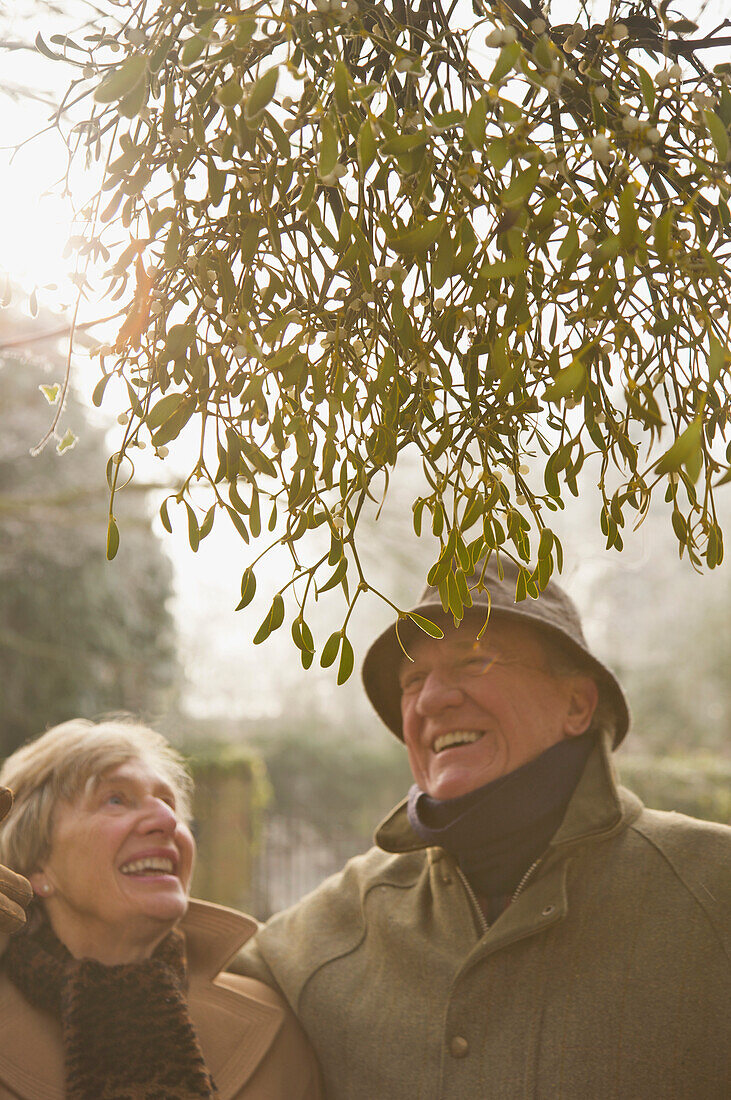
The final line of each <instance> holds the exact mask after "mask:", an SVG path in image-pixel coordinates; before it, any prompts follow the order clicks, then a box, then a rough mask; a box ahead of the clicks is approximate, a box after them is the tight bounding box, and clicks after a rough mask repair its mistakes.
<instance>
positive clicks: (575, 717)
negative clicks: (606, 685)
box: [564, 676, 599, 737]
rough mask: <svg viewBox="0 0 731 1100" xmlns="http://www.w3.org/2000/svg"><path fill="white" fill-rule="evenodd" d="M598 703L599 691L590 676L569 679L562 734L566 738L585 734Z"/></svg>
mask: <svg viewBox="0 0 731 1100" xmlns="http://www.w3.org/2000/svg"><path fill="white" fill-rule="evenodd" d="M598 702H599V689H598V687H597V686H596V682H595V680H594V679H593V678H592V677H591V676H573V677H572V678H571V696H570V699H569V709H568V713H567V715H566V723H565V725H564V732H565V734H566V736H567V737H578V736H579V734H582V733H586V731H587V730H588V728H589V726H590V725H591V720H592V718H593V717H594V711H595V710H596V708H597V703H598Z"/></svg>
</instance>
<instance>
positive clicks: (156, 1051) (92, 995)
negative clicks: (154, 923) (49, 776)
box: [3, 919, 218, 1100]
mask: <svg viewBox="0 0 731 1100" xmlns="http://www.w3.org/2000/svg"><path fill="white" fill-rule="evenodd" d="M31 923H36V922H31ZM3 965H4V967H5V970H6V972H7V974H8V977H9V978H10V979H11V981H12V982H13V983H14V984H15V985H16V986H17V988H18V989H19V990H20V992H21V993H22V994H23V995H24V996H25V997H26V999H27V1000H28V1001H30V1003H31V1004H32V1005H33V1006H34V1007H35V1008H38V1009H41V1010H42V1011H44V1012H50V1013H51V1014H52V1015H54V1016H55V1017H56V1018H57V1019H60V1021H61V1029H62V1034H63V1046H64V1054H65V1062H66V1097H67V1100H162V1098H163V1097H164V1100H212V1098H214V1097H216V1096H217V1095H218V1093H217V1090H216V1086H215V1085H214V1083H213V1080H212V1078H211V1075H210V1074H209V1072H208V1070H207V1069H206V1064H205V1062H204V1060H203V1054H202V1051H201V1048H200V1044H199V1042H198V1036H197V1035H196V1033H195V1028H194V1027H193V1024H192V1022H191V1019H190V1016H189V1015H188V999H187V989H186V987H187V973H186V963H185V940H184V937H183V935H182V933H180V932H177V931H173V932H170V934H169V935H168V936H166V937H165V939H164V940H163V941H162V943H161V944H160V945H159V946H158V948H157V949H156V951H155V953H154V954H153V956H152V957H151V958H150V959H146V960H145V961H144V962H140V963H132V964H130V965H125V966H104V965H103V964H102V963H100V962H97V961H96V960H94V959H75V958H73V956H72V955H71V954H70V953H69V952H68V951H67V950H66V948H65V947H64V946H63V944H62V943H61V942H60V941H59V940H58V939H57V937H56V936H55V934H54V932H53V930H52V929H51V926H50V925H49V923H48V921H47V920H45V919H44V920H42V921H40V922H38V923H36V927H35V928H33V929H32V930H28V931H25V932H22V933H20V934H19V935H17V936H13V937H12V938H11V940H10V942H9V944H8V948H7V950H6V952H5V956H4V958H3Z"/></svg>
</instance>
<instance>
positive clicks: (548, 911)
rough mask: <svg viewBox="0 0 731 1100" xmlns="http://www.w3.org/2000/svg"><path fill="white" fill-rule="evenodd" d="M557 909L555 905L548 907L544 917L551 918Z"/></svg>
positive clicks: (544, 911)
mask: <svg viewBox="0 0 731 1100" xmlns="http://www.w3.org/2000/svg"><path fill="white" fill-rule="evenodd" d="M555 908H556V906H555V905H547V906H546V908H545V909H544V910H543V914H542V915H543V916H544V917H550V915H551V913H552V912H553V911H554V909H555Z"/></svg>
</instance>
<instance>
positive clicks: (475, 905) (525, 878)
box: [455, 853, 545, 936]
mask: <svg viewBox="0 0 731 1100" xmlns="http://www.w3.org/2000/svg"><path fill="white" fill-rule="evenodd" d="M544 854H545V853H544ZM542 861H543V856H539V857H538V859H536V860H534V861H533V863H531V865H530V867H529V868H528V870H527V871H526V872H525V874H524V875H523V877H522V879H521V880H520V882H519V883H518V885H517V886H516V888H515V890H514V892H513V894H512V896H511V898H510V902H509V904H510V905H512V904H513V902H514V901H515V900H516V898H518V897H519V896H520V895H521V894H522V893H523V890H524V889H525V888H526V886H527V885H528V881H529V880H530V877H531V875H532V874H533V872H534V871H535V869H536V867H538V865H539V863H541V862H542ZM455 867H456V868H457V874H458V875H459V877H460V879H461V881H462V885H463V886H464V888H465V890H466V891H467V897H468V898H469V899H470V902H471V903H472V908H473V910H474V912H475V913H476V915H477V920H478V921H479V924H480V927H481V928H482V935H483V936H484V935H485V933H486V932H489V931H490V925H489V924H488V923H487V920H486V918H485V914H484V913H483V912H482V907H481V906H480V903H479V901H478V900H477V895H476V894H475V891H474V890H473V889H472V887H471V886H470V884H469V882H468V881H467V877H466V875H465V873H464V871H463V870H462V868H461V867H460V866H459V864H458V863H455Z"/></svg>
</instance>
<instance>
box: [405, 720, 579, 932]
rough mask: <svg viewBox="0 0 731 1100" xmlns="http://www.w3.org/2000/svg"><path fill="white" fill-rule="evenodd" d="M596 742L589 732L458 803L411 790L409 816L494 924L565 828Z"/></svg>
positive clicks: (480, 788)
mask: <svg viewBox="0 0 731 1100" xmlns="http://www.w3.org/2000/svg"><path fill="white" fill-rule="evenodd" d="M595 741H596V738H595V735H594V734H593V733H584V734H582V735H581V736H579V737H571V738H568V739H567V740H565V741H559V743H558V744H557V745H553V746H552V747H551V748H550V749H547V750H546V752H544V753H542V754H541V755H540V756H538V757H536V759H535V760H531V761H529V763H527V764H524V765H523V766H522V767H521V768H517V769H516V770H515V771H514V772H509V773H508V775H504V776H501V777H500V778H499V779H495V780H493V782H492V783H486V784H485V786H484V787H478V788H477V790H475V791H470V792H469V794H465V795H462V796H461V797H459V798H449V799H444V800H440V799H437V798H431V797H430V796H429V795H428V794H425V792H424V791H422V790H421V789H420V788H419V787H417V786H416V785H414V786H413V787H412V788H411V790H410V791H409V799H408V815H409V822H410V823H411V827H412V828H413V830H414V832H415V833H416V834H417V836H419V837H420V838H421V840H423V841H424V842H425V843H426V844H428V845H430V846H432V845H434V846H438V847H440V848H444V850H445V851H447V852H449V853H450V855H452V856H453V857H454V859H455V860H456V861H457V863H458V864H459V867H460V868H461V870H462V872H463V874H464V876H465V878H466V879H467V881H468V882H469V884H470V886H471V887H472V889H473V890H474V892H475V894H476V895H477V897H478V899H479V900H480V902H481V904H482V908H483V912H484V913H485V915H486V916H487V919H488V920H489V921H490V922H492V921H494V920H496V919H497V917H498V916H499V915H500V913H501V912H502V911H503V909H504V908H505V906H506V905H507V904H508V903H509V902H510V899H511V898H512V896H513V894H514V893H515V891H516V889H517V888H518V885H519V883H520V881H521V879H522V878H523V876H524V875H525V873H526V871H527V870H528V868H529V867H531V865H532V864H533V863H535V861H536V860H537V859H539V857H540V856H542V855H543V853H544V852H545V850H546V848H547V847H548V844H549V841H550V840H551V837H552V836H553V835H554V833H555V832H556V830H557V829H558V827H559V825H560V824H561V822H562V820H563V817H564V814H565V813H566V807H567V806H568V804H569V801H570V799H571V795H572V794H573V792H574V790H575V788H576V784H577V783H578V781H579V778H580V777H581V773H582V772H583V770H584V766H585V764H586V761H587V759H588V758H589V754H590V753H591V751H592V749H593V747H594V744H595Z"/></svg>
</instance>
